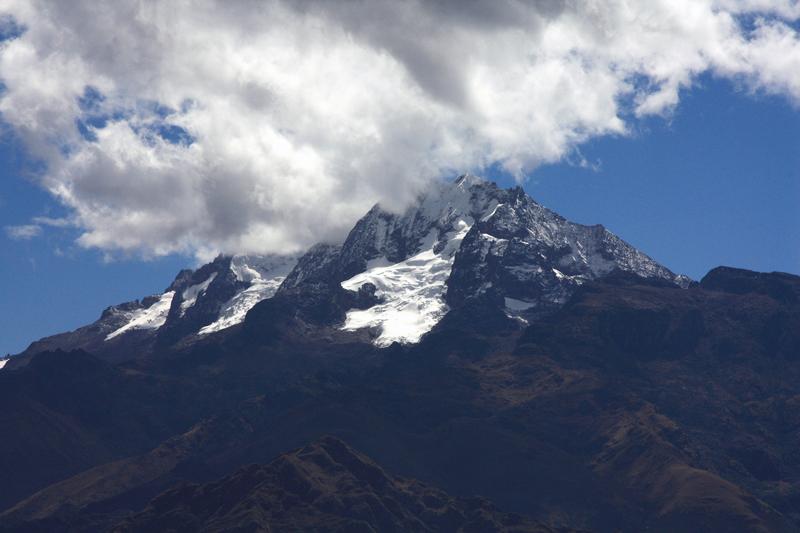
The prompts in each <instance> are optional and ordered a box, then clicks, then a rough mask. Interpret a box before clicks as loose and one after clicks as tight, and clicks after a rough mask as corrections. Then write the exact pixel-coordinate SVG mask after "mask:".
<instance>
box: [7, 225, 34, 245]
mask: <svg viewBox="0 0 800 533" xmlns="http://www.w3.org/2000/svg"><path fill="white" fill-rule="evenodd" d="M4 229H5V230H6V235H8V237H9V238H10V239H14V240H15V241H27V240H30V239H33V238H34V237H38V236H39V235H41V234H42V227H41V226H37V225H36V224H23V225H21V226H6V227H5V228H4Z"/></svg>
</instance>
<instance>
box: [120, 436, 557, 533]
mask: <svg viewBox="0 0 800 533" xmlns="http://www.w3.org/2000/svg"><path fill="white" fill-rule="evenodd" d="M245 524H246V527H247V528H249V529H250V530H261V531H271V530H275V531H284V530H303V531H331V532H333V531H341V532H345V531H364V532H368V531H386V532H392V531H396V532H405V531H431V532H433V531H476V532H477V531H485V532H492V531H510V532H542V533H544V532H548V531H554V530H553V529H551V528H548V527H546V526H543V525H539V524H535V523H532V522H530V521H529V520H526V519H525V518H523V517H521V516H518V515H509V514H506V513H502V512H500V511H498V510H497V509H496V508H495V507H494V506H493V505H492V504H491V503H489V502H487V501H486V500H482V499H480V498H453V497H451V496H449V495H447V494H445V493H444V492H442V491H440V490H437V489H433V488H430V487H427V486H426V485H424V484H422V483H419V482H417V481H414V480H407V479H402V478H396V477H394V476H391V475H389V474H387V473H386V472H384V470H383V469H381V468H380V467H379V466H378V465H376V464H375V463H374V462H373V461H371V460H370V459H368V458H367V457H365V456H363V455H361V454H360V453H358V452H356V451H354V450H353V449H351V448H350V447H349V446H348V445H347V444H345V443H344V442H342V441H341V440H339V439H336V438H334V437H329V436H326V437H323V438H321V439H320V440H319V441H316V442H314V443H312V444H310V445H308V446H305V447H304V448H302V449H300V450H297V451H294V452H291V453H287V454H283V455H281V456H279V457H278V458H276V459H275V460H273V461H272V462H271V463H269V464H267V465H249V466H247V467H244V468H242V469H240V470H238V471H236V472H235V473H234V474H232V475H230V476H227V477H225V478H223V479H221V480H219V481H215V482H213V483H208V484H204V485H188V486H182V487H180V488H176V489H173V490H171V491H169V492H166V493H164V494H162V495H160V496H159V497H158V498H156V499H154V500H153V501H151V502H150V503H149V504H148V505H147V507H145V509H144V510H143V511H142V512H141V513H139V514H137V515H134V516H133V517H131V518H129V519H127V520H126V521H124V522H123V523H121V524H120V525H118V526H117V527H116V528H115V529H114V530H115V531H119V532H128V531H130V532H134V531H143V532H144V531H165V530H168V529H174V530H186V531H189V530H192V531H195V530H199V529H201V530H203V531H232V530H236V529H238V528H241V527H243V526H244V525H245Z"/></svg>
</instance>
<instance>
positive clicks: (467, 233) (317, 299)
mask: <svg viewBox="0 0 800 533" xmlns="http://www.w3.org/2000/svg"><path fill="white" fill-rule="evenodd" d="M617 269H619V270H624V271H628V272H633V273H636V274H639V275H641V276H645V277H656V278H661V279H663V280H667V281H669V282H672V283H675V284H678V285H682V286H685V285H686V284H687V283H688V279H687V278H684V277H682V276H676V275H675V274H673V273H672V272H670V271H669V270H668V269H666V268H665V267H663V266H661V265H659V264H658V263H656V262H655V261H653V260H652V259H651V258H649V257H648V256H646V255H645V254H643V253H641V252H640V251H638V250H636V249H635V248H633V247H632V246H630V245H629V244H627V243H625V242H624V241H623V240H622V239H620V238H619V237H617V236H615V235H613V234H612V233H610V232H609V231H608V230H606V229H605V228H603V227H602V226H584V225H581V224H575V223H573V222H570V221H568V220H566V219H565V218H563V217H561V216H560V215H558V214H556V213H554V212H553V211H550V210H549V209H547V208H545V207H543V206H541V205H540V204H538V203H536V202H535V201H534V200H533V199H532V198H530V196H528V195H527V194H526V193H525V192H524V191H523V190H522V189H521V188H520V187H515V188H511V189H501V188H500V187H498V186H497V185H496V184H494V183H492V182H487V181H484V180H482V179H480V178H478V177H476V176H473V175H464V176H461V177H459V178H458V179H456V180H455V181H453V182H447V183H436V184H433V185H432V186H431V187H430V189H429V190H428V191H426V192H425V193H424V194H422V195H420V197H419V198H418V200H417V201H416V202H415V203H414V204H413V205H411V206H409V207H408V208H407V209H405V210H404V211H403V212H401V213H392V212H389V211H386V210H384V209H382V208H381V207H380V205H376V206H374V207H373V208H372V209H370V210H369V212H367V213H366V214H365V215H364V217H362V218H361V219H360V220H359V221H358V222H357V223H356V224H355V226H354V227H353V229H352V230H351V231H350V233H349V234H348V236H347V238H346V239H345V240H344V242H343V243H341V244H340V245H331V244H320V245H315V246H313V247H312V248H310V249H309V250H308V251H307V252H306V253H305V254H303V255H302V256H300V257H298V256H282V255H262V256H257V255H234V256H220V257H217V258H216V259H215V260H214V261H212V262H211V263H208V264H206V265H203V266H201V267H200V268H198V269H196V270H184V271H181V272H180V273H179V274H178V276H177V277H176V278H175V280H174V281H173V283H172V284H171V285H170V286H169V287H168V288H167V289H166V290H165V291H164V292H163V293H162V294H158V295H155V296H151V297H147V298H145V299H143V300H142V301H141V302H140V301H134V302H128V303H126V304H121V305H118V306H113V307H110V308H109V309H107V310H106V311H105V312H104V313H103V316H102V317H101V318H100V320H98V321H97V322H95V323H94V324H91V325H89V326H86V327H84V328H80V329H78V330H76V331H74V332H70V333H65V334H61V335H56V336H54V337H50V338H47V339H42V341H39V342H37V343H34V345H32V347H31V349H34V348H39V347H42V346H44V347H48V348H55V347H62V348H74V347H82V348H87V349H90V350H92V349H94V350H100V351H102V350H115V349H117V348H115V347H117V346H120V345H121V343H123V342H126V341H124V339H134V338H135V339H137V340H136V342H144V343H147V342H150V341H153V340H158V341H159V342H161V343H165V342H166V343H174V342H177V341H179V340H181V339H186V338H196V337H203V336H207V335H209V334H213V333H216V332H220V331H223V330H226V329H228V328H230V327H232V326H235V325H236V324H239V323H241V322H243V321H244V320H245V317H246V316H247V314H248V312H249V311H250V309H252V308H253V307H254V306H256V305H257V304H258V303H259V302H262V301H264V300H267V299H270V298H272V297H274V296H276V295H283V301H284V302H286V303H285V304H282V305H289V306H292V305H299V306H301V307H302V306H305V307H304V309H305V311H304V312H310V313H311V314H313V315H314V316H315V317H316V318H314V320H316V321H319V320H323V321H326V320H327V321H328V322H329V325H332V326H336V327H338V328H340V329H342V330H346V331H352V330H358V329H362V328H369V329H371V330H372V331H373V332H374V342H375V343H376V344H377V345H379V346H387V345H389V344H391V343H393V342H400V343H413V342H417V341H418V340H419V339H420V338H421V337H422V336H423V335H424V334H425V333H427V332H428V331H430V330H431V329H432V328H433V327H434V326H435V325H436V324H437V323H438V322H439V321H440V320H441V318H442V317H443V316H444V315H445V314H446V313H447V312H448V311H449V310H451V309H453V308H456V307H459V306H462V305H464V304H465V303H466V302H468V301H470V300H476V299H480V301H481V304H482V305H490V306H496V307H497V308H499V309H501V310H503V311H504V312H505V313H506V314H507V315H508V316H510V317H513V318H517V319H519V320H521V321H525V320H529V319H531V318H533V317H535V316H536V315H537V314H540V313H543V312H546V311H548V310H550V309H554V308H556V307H558V306H559V305H561V304H562V303H563V302H565V301H566V299H567V298H568V297H569V296H570V295H571V294H572V293H573V292H574V290H575V289H576V288H577V287H578V286H580V285H581V284H583V283H585V282H587V281H589V280H592V279H596V278H599V277H603V276H605V275H608V274H609V273H611V272H612V271H614V270H617ZM306 296H308V297H306ZM322 308H325V310H323V309H322ZM309 310H311V311H309ZM314 310H316V311H314ZM301 315H302V313H300V314H299V315H297V316H301ZM309 316H310V315H309Z"/></svg>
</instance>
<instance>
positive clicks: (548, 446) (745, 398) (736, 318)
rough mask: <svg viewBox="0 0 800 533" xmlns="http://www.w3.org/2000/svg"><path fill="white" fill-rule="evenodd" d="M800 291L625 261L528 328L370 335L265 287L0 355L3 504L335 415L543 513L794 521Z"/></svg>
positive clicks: (21, 518) (135, 488)
mask: <svg viewBox="0 0 800 533" xmlns="http://www.w3.org/2000/svg"><path fill="white" fill-rule="evenodd" d="M798 295H800V278H798V277H796V276H791V275H786V274H757V273H752V272H748V271H741V270H736V269H728V268H724V269H715V270H714V271H712V272H710V273H709V274H708V275H707V276H706V277H705V278H704V279H703V280H702V281H701V282H700V283H699V284H696V285H694V286H692V287H690V288H688V289H680V288H677V287H676V286H675V285H674V284H672V283H666V282H664V281H663V280H654V279H645V278H642V277H638V276H634V275H631V274H628V273H620V272H617V273H612V274H611V275H609V276H607V277H606V278H605V279H603V280H599V281H595V282H591V283H587V284H584V285H583V286H582V287H580V288H579V289H578V290H577V292H576V293H575V294H574V295H573V296H572V297H571V298H570V299H569V300H568V301H567V303H566V304H565V305H564V306H563V307H561V308H560V309H559V310H557V311H555V312H553V313H551V314H549V315H547V316H543V317H541V318H539V319H538V320H536V321H533V322H532V323H531V324H530V326H528V327H527V328H525V329H524V330H520V328H519V327H518V325H517V324H518V321H516V320H514V319H511V318H509V317H508V316H507V315H506V313H505V311H504V309H503V308H502V306H501V305H500V304H498V303H497V302H496V301H495V300H493V299H491V298H487V299H485V300H476V301H475V302H472V303H470V304H466V305H465V306H464V307H462V308H460V309H458V310H454V311H451V313H449V314H448V315H447V316H446V317H445V318H444V319H443V320H442V321H441V322H440V323H439V324H438V325H437V326H436V327H435V328H434V329H433V331H432V332H431V333H430V334H428V335H427V336H425V337H423V339H422V341H421V342H420V343H419V344H416V345H411V346H400V345H395V346H392V347H390V348H388V349H384V350H378V349H376V348H374V347H373V346H371V345H370V344H368V343H366V342H364V341H365V340H366V339H365V338H362V337H359V336H358V335H357V334H355V333H353V334H350V333H346V332H341V331H339V330H338V329H337V328H335V327H329V326H325V325H320V324H317V323H314V322H313V321H310V319H308V318H307V317H305V316H304V315H303V313H299V314H298V313H297V308H296V307H295V305H294V304H293V303H292V300H291V299H288V298H286V299H283V300H281V299H279V298H277V297H276V299H273V300H266V301H264V302H262V303H261V304H259V305H257V306H256V307H255V308H254V310H253V312H251V313H250V315H249V316H248V318H247V320H246V322H245V324H244V327H242V328H239V329H236V330H235V331H232V332H231V333H230V334H229V335H226V336H221V337H213V338H208V339H206V340H205V341H204V342H202V343H195V344H192V345H190V346H184V347H182V348H180V349H165V350H163V351H160V352H158V353H153V354H150V355H148V356H146V357H143V358H139V359H137V360H135V361H132V362H129V363H125V364H122V365H116V366H114V365H109V364H107V363H103V364H102V365H101V366H98V364H99V362H98V361H97V360H95V359H93V358H90V357H89V356H86V355H85V354H67V353H60V354H55V353H53V354H42V355H41V356H39V357H41V360H39V362H38V363H37V364H31V365H28V367H26V368H20V369H17V370H11V371H8V372H5V371H4V372H3V373H0V385H2V386H0V394H4V396H3V400H4V402H7V403H6V405H8V406H9V407H8V408H7V409H5V410H4V415H3V417H0V425H2V427H0V432H1V433H2V434H3V435H4V439H3V443H2V445H3V446H4V448H3V453H0V458H2V459H3V461H4V462H3V472H4V474H5V477H4V479H13V480H16V481H15V483H13V484H12V483H7V482H3V489H4V495H6V494H11V495H12V496H10V497H8V496H7V497H6V500H5V501H7V502H8V504H7V506H10V505H11V503H12V501H19V503H18V504H17V505H16V506H14V507H13V508H12V509H10V510H8V511H6V513H5V514H3V515H0V523H2V524H3V526H5V528H6V530H11V531H15V530H25V528H34V529H35V528H36V527H39V526H41V525H42V524H48V523H49V524H53V523H56V524H60V525H61V526H64V527H66V526H69V527H73V528H75V529H76V530H79V529H80V527H86V528H89V530H92V529H91V528H93V527H96V526H98V525H103V527H111V526H112V525H114V524H118V523H120V522H121V521H123V520H126V519H128V518H131V517H133V516H139V517H140V518H142V517H145V516H148V513H150V512H151V511H145V506H146V504H147V502H148V501H149V500H150V499H151V498H154V497H156V496H157V495H158V494H160V493H162V492H163V491H165V490H167V489H169V488H170V487H173V486H179V485H180V484H181V483H186V482H189V483H194V484H196V485H197V486H194V487H193V488H192V489H176V490H177V492H171V493H169V494H181V495H183V496H181V498H183V497H184V496H186V497H187V498H188V499H187V500H186V501H187V502H188V501H191V500H192V499H193V498H194V497H195V496H198V495H199V496H198V497H202V498H205V497H206V496H207V493H206V491H208V490H210V487H211V486H209V485H208V483H209V482H212V481H214V480H217V479H220V478H226V479H227V480H228V481H230V480H232V479H237V477H236V475H233V477H232V478H229V476H231V475H232V473H233V472H235V471H236V470H237V469H239V468H242V467H243V466H245V465H248V464H252V463H258V464H265V463H268V462H270V461H272V460H273V459H274V458H275V457H276V456H278V455H280V454H283V453H286V451H287V450H290V449H295V448H299V447H302V446H305V445H307V444H308V443H309V442H313V441H315V440H316V439H318V438H320V436H321V435H324V434H332V435H336V436H337V437H340V438H342V439H344V440H345V441H347V442H348V443H350V444H352V445H353V446H354V447H355V448H357V449H360V450H363V451H364V452H365V453H366V454H368V455H369V456H370V457H373V458H374V459H375V460H376V461H377V462H378V463H379V464H381V465H383V467H384V468H386V469H387V470H388V471H391V472H394V473H397V474H399V475H402V476H405V477H408V478H414V479H418V480H420V481H421V482H424V483H426V484H430V485H432V486H437V487H441V489H443V490H445V491H446V492H447V493H448V494H450V495H451V496H452V497H453V498H456V499H458V498H463V497H470V496H473V495H478V494H479V495H482V496H485V497H487V498H489V499H490V500H491V501H492V502H493V503H494V504H495V505H497V506H498V507H499V508H500V509H503V510H504V511H506V512H516V513H519V514H522V515H525V516H529V517H531V519H533V520H536V521H537V522H539V523H543V524H548V525H551V526H568V527H574V528H583V529H587V530H597V531H644V530H647V531H676V530H692V531H798V530H800V514H799V513H798V512H797V509H800V489H798V487H800V456H799V455H798V453H797V442H800V418H799V417H798V415H797V413H798V412H800V410H799V409H800V303H798V302H800V298H798ZM278 302H279V303H278ZM39 357H36V358H34V359H33V362H34V363H35V362H36V361H37V359H39ZM81 361H83V363H81ZM89 363H90V364H89ZM70 367H72V368H74V369H75V370H74V371H73V372H69V371H68V369H69V368H70ZM56 379H57V381H58V384H57V386H54V387H53V388H52V390H48V384H50V383H55V382H56ZM98 382H99V383H106V385H103V386H101V385H99V384H98ZM37 384H38V385H37ZM82 389H85V393H84V394H83V395H82V394H81V392H80V391H81V390H82ZM167 391H169V392H170V395H167ZM91 398H100V399H101V400H100V401H98V405H97V406H94V407H93V408H92V407H91V406H90V403H89V402H90V400H91ZM41 405H45V406H46V407H47V413H48V417H47V418H41V419H40V418H37V417H35V416H33V415H32V414H29V413H34V412H38V411H37V410H39V409H40V406H41ZM92 409H94V410H92ZM14 413H19V414H16V415H15V414H14ZM84 413H96V415H92V416H87V415H85V414H84ZM52 420H64V421H68V423H66V422H65V423H64V424H63V426H64V427H68V428H69V431H63V432H62V431H58V432H55V431H54V428H58V427H61V425H56V424H53V423H52ZM106 426H108V428H112V429H113V430H109V429H108V428H107V427H106ZM104 428H106V430H105V431H104ZM166 434H171V435H173V436H172V437H171V438H169V439H167V438H166V436H167V435H166ZM38 435H42V436H46V438H37V436H38ZM98 435H100V436H101V437H102V438H100V439H98V438H97V436H98ZM144 436H146V438H144ZM158 441H161V442H160V444H159V443H158ZM93 443H101V444H102V448H97V447H96V445H95V444H93ZM26 450H27V452H26ZM61 450H65V451H68V450H84V455H83V456H81V460H80V461H76V460H74V459H73V458H72V457H73V456H74V453H77V452H70V453H66V454H65V455H64V456H63V457H62V456H61V455H60V454H61ZM25 453H29V456H28V457H29V459H25V457H26V455H25ZM71 454H72V455H71ZM36 458H47V459H46V460H42V461H40V462H38V463H37V461H36V460H35V459H36ZM56 467H57V468H56ZM252 468H255V470H254V472H255V471H258V472H261V469H262V468H263V467H252ZM238 475H239V476H241V475H244V474H242V472H240V473H239V474H238ZM28 479H35V480H37V481H36V483H37V485H36V486H33V485H28V486H23V487H20V486H17V483H23V482H24V481H25V480H28ZM223 483H224V482H223ZM48 485H49V486H48ZM38 488H41V490H39V491H38V492H37V493H35V494H33V492H34V491H35V490H37V489H38ZM182 490H184V491H188V492H181V491H182ZM20 500H22V501H20ZM163 501H164V500H162V502H163ZM167 501H168V500H167ZM181 501H183V500H181ZM203 501H211V500H203ZM454 501H455V500H454ZM237 502H238V500H237ZM182 505H183V504H181V505H179V506H178V507H179V508H182V507H181V506H182ZM187 505H188V503H187ZM214 505H216V503H214ZM235 506H236V505H234V504H232V505H231V506H230V509H233V508H234V507H235ZM166 508H167V509H169V508H172V507H170V506H169V505H167V506H166ZM220 509H221V508H220ZM324 511H325V510H324V509H316V508H315V509H314V510H313V511H309V513H311V514H314V513H323V512H324ZM142 512H144V513H145V514H144V515H142V514H141V513H142ZM156 514H157V513H156ZM323 514H324V513H323ZM412 514H413V513H412ZM151 516H155V515H151ZM198 516H199V515H198ZM231 516H233V515H231ZM236 516H238V517H240V518H241V517H252V514H250V512H249V511H248V512H247V513H243V514H241V515H238V514H236ZM260 516H261V515H260ZM319 516H321V514H320V515H319ZM131 519H132V520H133V518H131ZM198 519H202V520H205V519H206V518H203V517H199V518H198ZM247 519H249V518H247ZM247 519H245V518H242V520H243V522H242V523H241V525H246V524H247V523H248V522H246V520H247ZM339 519H340V518H336V520H339ZM137 520H138V518H137ZM53 521H55V522H53ZM135 523H136V522H130V524H135ZM337 523H338V522H337ZM37 524H39V526H37ZM331 524H334V519H333V518H331ZM51 530H52V528H51Z"/></svg>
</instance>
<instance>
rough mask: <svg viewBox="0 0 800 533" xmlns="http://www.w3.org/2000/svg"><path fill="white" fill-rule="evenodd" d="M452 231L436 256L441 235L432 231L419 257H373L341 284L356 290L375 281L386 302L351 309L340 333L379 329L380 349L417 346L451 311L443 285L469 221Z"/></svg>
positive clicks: (454, 225)
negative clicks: (391, 260)
mask: <svg viewBox="0 0 800 533" xmlns="http://www.w3.org/2000/svg"><path fill="white" fill-rule="evenodd" d="M453 227H454V231H451V232H449V233H447V234H446V235H445V236H444V239H445V241H446V242H445V245H444V247H443V248H441V250H439V251H438V253H437V252H435V251H434V250H435V249H436V248H439V247H441V245H440V246H437V234H438V231H437V230H436V229H432V230H431V231H430V232H429V233H428V235H427V237H426V238H425V239H424V240H423V242H422V244H421V246H420V250H421V251H419V252H418V253H417V254H416V255H413V256H411V257H409V258H408V259H406V260H404V261H400V262H398V263H393V264H390V263H389V262H388V261H387V260H386V258H384V257H380V258H376V259H373V260H371V261H369V262H368V264H367V270H366V271H365V272H362V273H360V274H357V275H356V276H353V277H352V278H350V279H348V280H346V281H343V282H342V287H344V288H345V289H348V290H353V291H357V290H358V289H359V287H361V286H362V285H363V284H364V283H372V284H373V285H375V287H376V288H377V290H376V292H375V296H377V297H378V298H381V299H382V300H383V301H382V303H379V304H376V305H374V306H372V307H370V308H369V309H351V310H350V311H348V312H347V316H346V319H345V323H344V325H343V326H342V329H344V330H348V331H354V330H358V329H362V328H376V329H378V330H379V331H380V333H379V335H378V337H377V338H376V339H375V341H374V342H375V344H376V345H378V346H382V347H383V346H389V345H390V344H392V343H393V342H399V343H403V344H408V343H415V342H418V341H419V340H420V338H421V337H422V336H423V335H424V334H425V333H427V332H429V331H430V330H431V329H432V328H433V327H434V326H435V325H436V324H437V323H438V322H439V320H441V318H442V317H443V316H444V315H445V313H447V311H448V307H447V304H446V303H445V301H444V293H445V290H446V285H445V283H446V282H447V279H448V278H449V277H450V271H451V270H452V268H453V257H454V255H455V253H456V251H457V250H458V248H459V246H460V245H461V241H462V239H463V238H464V236H465V235H466V234H467V232H468V231H469V228H470V223H469V222H468V221H466V220H464V219H463V218H462V219H459V220H458V221H456V223H455V224H453Z"/></svg>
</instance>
